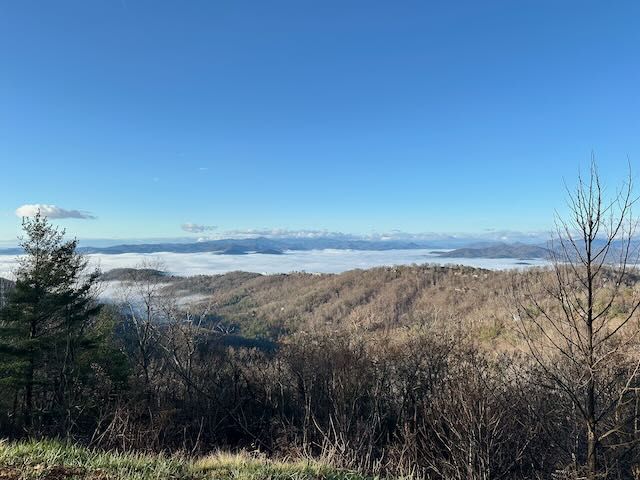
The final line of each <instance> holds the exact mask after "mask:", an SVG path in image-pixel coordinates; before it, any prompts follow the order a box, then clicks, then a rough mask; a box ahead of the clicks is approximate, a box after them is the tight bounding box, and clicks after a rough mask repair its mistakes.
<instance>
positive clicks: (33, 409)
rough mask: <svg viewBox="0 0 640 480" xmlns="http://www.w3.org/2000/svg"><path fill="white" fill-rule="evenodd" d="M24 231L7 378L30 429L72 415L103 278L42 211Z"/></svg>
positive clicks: (6, 352) (7, 325) (5, 335)
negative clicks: (43, 419)
mask: <svg viewBox="0 0 640 480" xmlns="http://www.w3.org/2000/svg"><path fill="white" fill-rule="evenodd" d="M23 230H24V233H25V236H24V237H23V238H21V247H22V248H23V249H24V252H25V255H24V256H23V257H22V258H21V259H20V263H19V266H18V268H17V271H16V282H15V287H14V288H13V289H12V291H11V292H10V295H9V297H8V299H7V303H6V305H5V307H4V309H3V310H2V315H1V319H2V321H1V323H0V373H1V374H2V375H1V376H0V377H1V378H3V380H2V381H3V383H5V384H6V386H8V387H11V388H12V390H13V394H14V402H13V403H14V407H13V409H14V412H13V417H14V419H17V418H21V419H22V422H18V423H22V425H23V426H24V427H25V429H27V431H30V430H32V428H33V427H34V417H35V416H36V414H42V413H47V414H48V417H49V418H56V419H57V420H62V421H65V417H68V412H69V411H70V407H71V405H70V400H71V399H72V398H73V394H74V389H75V386H76V366H77V365H76V359H77V354H78V351H79V350H80V349H83V348H89V347H91V345H92V341H91V337H90V335H89V332H88V328H89V327H90V325H91V322H92V319H93V318H95V316H96V314H97V312H98V306H97V304H96V303H95V302H94V300H93V291H94V286H95V284H96V282H97V279H98V272H88V268H87V260H86V258H84V257H83V256H82V255H80V254H79V253H78V252H77V251H76V247H77V241H76V240H75V239H74V240H68V241H66V240H65V239H64V235H65V232H64V230H62V231H61V230H58V229H57V228H56V227H54V226H52V225H51V224H50V223H49V222H48V220H47V218H46V217H44V216H42V215H41V214H40V213H39V212H38V214H37V215H36V216H35V217H33V218H32V219H25V220H23ZM63 415H64V416H63ZM14 421H15V420H14Z"/></svg>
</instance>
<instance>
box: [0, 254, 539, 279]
mask: <svg viewBox="0 0 640 480" xmlns="http://www.w3.org/2000/svg"><path fill="white" fill-rule="evenodd" d="M87 257H88V258H89V260H90V263H91V265H92V266H95V267H100V268H101V269H102V270H103V271H108V270H111V269H113V268H125V267H136V266H139V265H141V264H144V263H148V262H153V263H160V264H162V265H164V266H165V268H166V270H167V271H169V272H170V273H172V274H175V275H185V276H188V275H215V274H221V273H227V272H233V271H237V270H241V271H245V272H257V273H266V274H274V273H290V272H299V271H306V272H309V273H340V272H344V271H345V270H352V269H354V268H362V269H365V268H372V267H380V266H392V265H411V264H424V263H430V264H440V265H457V264H462V265H468V266H471V267H477V268H487V269H492V270H503V269H512V268H526V267H527V265H530V266H542V265H547V262H546V261H544V260H529V261H527V265H523V264H522V262H521V261H520V260H518V259H516V258H496V259H492V258H446V257H440V256H438V255H436V254H434V253H433V251H432V250H431V249H419V250H386V251H367V250H364V251H362V250H360V251H358V250H308V251H290V252H287V253H285V254H284V255H264V254H258V253H252V254H248V255H216V254H213V253H151V254H138V253H123V254H119V255H104V254H91V255H88V256H87ZM16 265H17V257H15V256H10V255H0V277H5V278H13V270H14V268H15V267H16Z"/></svg>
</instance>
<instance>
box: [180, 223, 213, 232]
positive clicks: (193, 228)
mask: <svg viewBox="0 0 640 480" xmlns="http://www.w3.org/2000/svg"><path fill="white" fill-rule="evenodd" d="M181 228H182V230H184V231H185V232H189V233H204V232H210V231H212V230H215V229H216V228H218V227H216V226H215V225H199V224H197V223H183V224H182V225H181Z"/></svg>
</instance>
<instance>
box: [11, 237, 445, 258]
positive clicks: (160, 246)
mask: <svg viewBox="0 0 640 480" xmlns="http://www.w3.org/2000/svg"><path fill="white" fill-rule="evenodd" d="M417 248H442V246H441V245H438V244H437V243H436V242H415V241H402V240H351V239H336V238H320V237H319V238H266V237H258V238H241V239H236V238H229V239H220V240H207V241H202V242H193V243H147V244H123V245H114V246H110V247H80V248H78V251H80V252H82V253H102V254H107V255H109V254H111V255H113V254H120V253H159V252H170V253H208V252H211V253H219V254H226V255H243V254H246V253H260V254H269V255H279V254H281V253H283V252H284V251H285V250H326V249H336V250H396V249H417ZM21 253H22V249H20V248H8V249H0V255H19V254H21Z"/></svg>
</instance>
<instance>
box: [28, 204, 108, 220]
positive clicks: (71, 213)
mask: <svg viewBox="0 0 640 480" xmlns="http://www.w3.org/2000/svg"><path fill="white" fill-rule="evenodd" d="M38 212H40V214H41V215H44V216H45V217H47V218H57V219H61V218H79V219H82V220H94V219H95V218H96V217H95V216H94V215H92V214H91V213H90V212H87V211H84V210H67V209H64V208H61V207H58V206H56V205H45V204H39V203H35V204H26V205H22V206H21V207H18V208H17V209H16V215H17V216H18V217H34V216H35V215H36V214H37V213H38Z"/></svg>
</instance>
